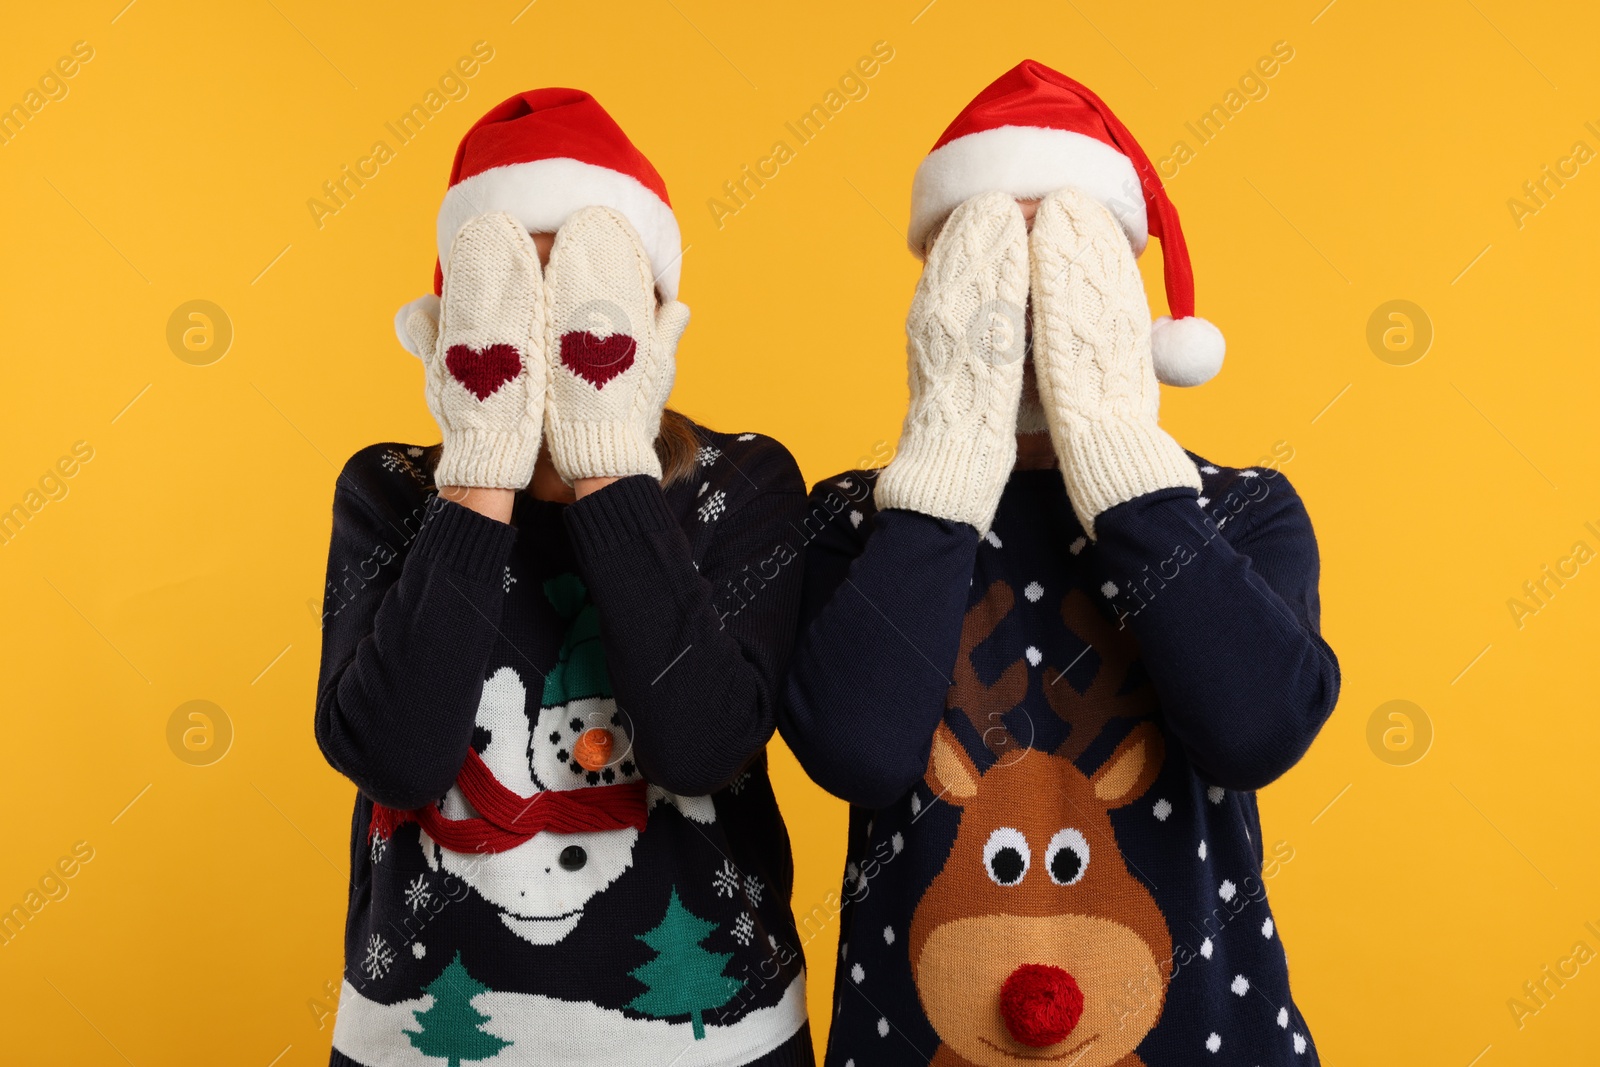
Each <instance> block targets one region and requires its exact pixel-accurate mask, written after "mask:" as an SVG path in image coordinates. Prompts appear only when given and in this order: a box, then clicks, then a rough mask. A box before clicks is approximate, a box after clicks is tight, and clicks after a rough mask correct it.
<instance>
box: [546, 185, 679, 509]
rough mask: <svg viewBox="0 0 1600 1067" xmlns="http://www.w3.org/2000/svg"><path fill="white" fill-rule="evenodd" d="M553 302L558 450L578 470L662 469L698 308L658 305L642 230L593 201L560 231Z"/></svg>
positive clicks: (565, 468)
mask: <svg viewBox="0 0 1600 1067" xmlns="http://www.w3.org/2000/svg"><path fill="white" fill-rule="evenodd" d="M546 277H547V290H548V293H549V306H550V403H549V407H548V408H547V411H546V414H547V416H548V418H549V429H548V439H549V441H550V458H551V459H552V460H553V461H554V463H555V467H556V471H557V472H558V473H559V474H560V475H561V477H562V478H563V479H565V480H566V481H567V482H568V483H571V482H573V481H575V480H576V479H578V478H602V477H615V478H623V477H626V476H628V475H630V474H648V475H650V476H651V477H652V478H660V477H661V461H660V459H658V458H657V456H656V448H655V442H656V435H657V434H658V433H659V432H660V429H661V410H662V408H663V407H665V406H666V402H667V395H668V394H669V393H670V392H671V391H672V377H673V370H674V366H675V364H674V356H675V354H676V352H677V348H678V338H679V337H681V336H682V334H683V329H684V327H685V326H687V325H688V324H689V309H688V307H686V306H685V305H683V304H680V303H678V302H677V301H676V300H672V301H668V302H666V303H664V304H662V305H661V306H660V307H659V308H658V307H657V306H656V298H655V274H654V272H653V271H652V270H651V268H650V258H649V256H648V255H646V254H645V250H644V246H643V245H642V244H641V243H640V241H639V236H638V234H636V233H635V232H634V230H633V227H632V226H630V225H628V222H627V220H626V219H624V218H623V217H622V216H621V215H619V214H618V213H617V212H615V211H613V210H611V209H610V208H603V207H587V208H583V209H582V210H580V211H578V212H576V213H575V214H574V215H573V216H572V217H571V218H569V219H568V220H567V221H566V223H565V224H564V225H563V226H562V227H561V228H560V230H558V231H557V232H556V241H555V246H554V247H553V248H551V250H550V266H549V270H548V271H547V275H546Z"/></svg>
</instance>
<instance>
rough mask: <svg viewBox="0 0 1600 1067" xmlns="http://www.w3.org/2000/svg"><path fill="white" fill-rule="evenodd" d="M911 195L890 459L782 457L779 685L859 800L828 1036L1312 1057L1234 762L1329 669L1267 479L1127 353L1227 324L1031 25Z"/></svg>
mask: <svg viewBox="0 0 1600 1067" xmlns="http://www.w3.org/2000/svg"><path fill="white" fill-rule="evenodd" d="M912 203H913V206H912V220H911V231H910V237H911V244H912V248H913V250H914V251H915V252H917V253H918V255H919V256H925V260H926V262H925V265H924V268H923V272H922V278H921V281H920V283H919V284H918V287H917V291H916V295H915V297H914V298H913V300H912V305H911V312H910V316H909V318H908V320H907V325H906V330H907V335H908V339H909V345H908V351H909V355H910V386H911V406H910V410H909V412H908V414H907V415H906V420H905V426H904V429H903V431H902V434H901V438H900V447H899V450H898V452H897V453H896V455H895V457H894V458H893V460H892V461H891V462H890V463H889V465H888V466H887V468H886V469H884V470H882V471H881V472H874V471H860V470H857V471H849V472H846V473H845V474H842V475H839V476H836V477H834V478H830V479H827V480H826V481H824V482H822V483H820V484H819V485H817V487H816V488H815V489H814V490H813V494H812V499H811V515H810V516H808V518H807V520H806V526H807V528H808V529H810V530H811V531H813V533H814V537H813V540H812V541H811V543H810V544H809V546H808V548H807V558H806V589H805V592H804V597H803V603H802V632H801V637H800V640H799V643H798V645H797V648H796V651H795V654H794V656H793V659H792V662H791V667H790V674H789V680H788V683H787V690H786V702H785V706H784V710H783V711H782V712H781V714H780V729H781V730H782V732H783V735H784V737H785V739H786V740H787V741H788V743H789V745H790V747H791V748H792V749H793V750H794V751H795V753H796V755H797V756H798V757H799V759H800V761H801V763H802V764H803V765H804V766H805V768H806V770H807V771H808V772H809V773H810V775H811V776H812V777H813V778H814V779H815V780H816V781H817V782H818V783H819V784H821V785H822V786H823V787H824V788H826V789H828V790H829V791H830V792H832V793H834V794H836V795H837V796H839V797H841V798H843V799H845V800H847V801H849V802H850V803H851V805H852V807H851V816H850V828H849V844H848V860H849V862H848V865H847V866H846V868H845V875H844V883H843V891H842V897H843V900H844V908H843V917H842V920H841V923H842V925H841V930H840V932H841V937H840V946H839V958H838V961H837V978H836V985H837V992H836V994H835V997H836V1004H835V1005H834V1019H833V1025H832V1031H831V1033H830V1035H829V1039H828V1053H827V1061H826V1062H827V1063H828V1064H829V1067H855V1065H859V1067H868V1065H871V1067H892V1065H896V1064H922V1063H928V1062H932V1063H934V1064H937V1065H939V1067H970V1065H983V1067H1002V1065H1012V1064H1021V1063H1026V1062H1041V1061H1048V1062H1051V1063H1062V1064H1072V1065H1074V1067H1100V1065H1106V1064H1117V1065H1121V1067H1131V1065H1138V1064H1151V1065H1178V1064H1181V1065H1190V1064H1196V1063H1209V1062H1213V1061H1212V1059H1211V1056H1212V1055H1213V1054H1217V1058H1216V1060H1215V1062H1218V1063H1237V1064H1246V1065H1269V1064H1307V1063H1315V1062H1316V1061H1317V1056H1316V1051H1315V1049H1314V1047H1313V1046H1312V1043H1311V1038H1310V1033H1309V1030H1308V1029H1307V1025H1306V1022H1305V1020H1304V1019H1303V1018H1302V1016H1301V1014H1300V1012H1299V1010H1298V1009H1297V1008H1296V1006H1295V1003H1294V1000H1293V997H1292V996H1291V993H1290V989H1289V977H1288V967H1287V963H1286V960H1285V956H1284V951H1283V946H1282V941H1281V939H1280V932H1279V930H1278V927H1277V924H1276V922H1275V920H1274V919H1273V916H1272V912H1271V909H1270V907H1269V904H1268V901H1267V897H1266V889H1265V879H1266V878H1267V877H1269V876H1270V874H1269V872H1271V871H1274V870H1275V869H1276V868H1277V867H1279V866H1281V865H1282V864H1283V863H1286V862H1289V861H1290V860H1292V858H1293V852H1292V849H1290V848H1288V846H1286V845H1285V844H1283V843H1281V842H1280V843H1278V844H1275V845H1268V844H1267V843H1266V842H1264V840H1263V838H1262V834H1261V827H1260V822H1259V819H1258V817H1257V813H1256V800H1255V792H1254V791H1255V790H1256V789H1258V788H1260V787H1261V786H1264V785H1266V784H1267V783H1269V782H1271V781H1272V780H1274V779H1275V778H1277V777H1278V776H1279V775H1281V774H1283V773H1284V772H1285V771H1286V770H1288V769H1289V768H1290V767H1291V766H1293V765H1294V763H1295V762H1296V761H1297V760H1298V759H1299V758H1300V757H1301V755H1302V754H1303V753H1304V752H1305V751H1306V749H1307V747H1308V746H1309V745H1310V744H1311V741H1312V739H1313V738H1314V737H1315V735H1316V733H1317V731H1318V729H1319V728H1320V727H1321V725H1322V723H1323V722H1324V720H1325V719H1326V718H1327V716H1328V715H1329V713H1330V712H1331V710H1332V708H1333V705H1334V701H1335V699H1336V697H1337V693H1338V688H1339V671H1338V666H1337V663H1336V661H1335V659H1334V655H1333V653H1332V652H1331V651H1330V650H1329V648H1328V646H1327V645H1326V644H1325V643H1324V642H1323V640H1322V639H1321V637H1320V636H1319V635H1318V613H1319V608H1318V595H1317V578H1318V558H1317V546H1316V541H1315V539H1314V537H1313V535H1312V530H1311V524H1310V521H1309V519H1308V518H1307V516H1306V510H1305V508H1304V506H1303V505H1302V504H1301V501H1300V498H1299V497H1298V496H1297V495H1296V493H1295V491H1294V489H1293V488H1291V487H1290V485H1289V482H1288V480H1287V479H1286V478H1284V477H1283V476H1282V475H1281V474H1279V473H1277V472H1275V471H1274V470H1271V469H1263V468H1246V469H1233V468H1227V467H1223V466H1220V465H1217V464H1213V463H1209V462H1207V461H1206V460H1204V459H1202V458H1200V457H1198V456H1195V455H1193V454H1192V453H1188V452H1185V451H1184V449H1183V448H1182V447H1181V446H1180V445H1179V444H1178V443H1177V442H1176V441H1175V440H1173V439H1172V437H1170V436H1169V435H1168V434H1167V433H1166V432H1165V431H1164V430H1162V428H1161V426H1160V425H1159V423H1158V421H1157V417H1156V416H1157V401H1158V385H1157V380H1158V378H1160V379H1161V380H1164V381H1166V382H1168V383H1174V384H1195V383H1197V382H1200V381H1203V380H1204V379H1205V378H1207V377H1209V375H1210V374H1211V373H1214V372H1215V370H1216V369H1217V367H1218V366H1219V365H1220V361H1221V354H1222V338H1221V334H1220V333H1219V332H1218V331H1217V330H1216V328H1215V327H1213V326H1211V325H1210V324H1209V323H1205V322H1203V321H1202V320H1199V319H1196V318H1194V317H1193V310H1194V308H1193V284H1192V280H1191V278H1190V274H1189V264H1188V257H1187V253H1186V251H1185V249H1184V244H1183V236H1182V233H1181V231H1180V229H1179V226H1178V218H1177V214H1176V212H1175V211H1174V209H1173V207H1172V205H1171V203H1170V201H1169V200H1168V199H1167V197H1166V194H1165V192H1164V191H1163V190H1162V188H1161V185H1160V182H1159V180H1158V178H1157V176H1156V173H1155V171H1154V170H1153V169H1152V168H1151V166H1150V163H1149V161H1148V160H1147V158H1146V157H1145V155H1144V153H1143V152H1142V151H1141V150H1140V148H1139V146H1138V144H1137V143H1136V142H1135V141H1134V140H1133V138H1132V137H1131V136H1130V135H1129V133H1128V131H1127V130H1126V129H1125V128H1124V127H1123V126H1122V124H1121V123H1120V122H1118V121H1117V120H1116V118H1115V116H1113V115H1112V114H1111V112H1110V111H1109V109H1108V108H1106V106H1105V105H1104V104H1103V103H1102V102H1101V101H1100V100H1099V99H1098V98H1097V97H1096V96H1095V95H1094V94H1093V93H1091V92H1089V90H1087V89H1085V88H1084V87H1083V86H1081V85H1079V84H1078V83H1076V82H1074V81H1072V80H1071V79H1069V78H1066V77H1064V76H1062V75H1060V74H1058V73H1056V72H1055V71H1052V70H1050V69H1048V68H1046V67H1044V66H1042V65H1041V64H1038V63H1035V62H1032V61H1029V62H1024V63H1022V64H1021V65H1019V66H1018V67H1016V68H1015V69H1013V70H1012V71H1010V72H1008V73H1007V74H1005V75H1004V76H1002V77H1001V78H1000V79H999V80H997V81H996V82H995V83H994V84H992V85H991V86H989V87H988V88H987V89H985V90H984V91H983V92H982V93H981V94H979V96H978V97H977V98H976V99H975V100H974V101H973V102H972V103H971V104H970V105H969V106H968V107H967V108H966V109H965V110H964V111H963V112H962V113H961V114H960V115H959V116H958V117H957V118H956V120H955V121H954V122H953V123H952V124H951V126H950V128H949V129H948V130H947V131H946V132H945V134H944V136H943V137H941V138H940V140H939V143H938V144H937V145H936V146H935V147H934V150H933V151H932V152H931V154H930V155H929V156H928V157H927V159H926V160H925V161H924V162H923V164H922V165H921V168H920V169H919V171H918V173H917V177H916V182H915V185H914V188H913V194H912ZM1150 235H1155V236H1157V237H1159V238H1160V239H1161V241H1162V245H1163V253H1164V260H1165V266H1166V281H1167V299H1168V303H1169V305H1170V307H1171V311H1172V316H1173V317H1172V318H1171V319H1163V320H1161V321H1160V322H1158V323H1157V324H1156V325H1155V327H1154V336H1153V337H1152V326H1151V323H1150V317H1149V308H1148V305H1147V303H1146V299H1145V294H1144V290H1143V287H1142V284H1141V281H1140V275H1139V271H1138V268H1137V265H1136V263H1135V259H1134V257H1135V255H1136V254H1137V253H1138V252H1139V251H1140V250H1141V249H1142V248H1143V247H1144V244H1145V241H1146V239H1147V237H1148V236H1150ZM1030 342H1031V343H1030Z"/></svg>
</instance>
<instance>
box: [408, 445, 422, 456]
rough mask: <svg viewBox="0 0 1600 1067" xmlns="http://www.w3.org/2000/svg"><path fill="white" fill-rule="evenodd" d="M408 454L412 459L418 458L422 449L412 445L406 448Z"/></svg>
mask: <svg viewBox="0 0 1600 1067" xmlns="http://www.w3.org/2000/svg"><path fill="white" fill-rule="evenodd" d="M406 455H408V456H410V457H411V458H412V459H418V458H420V457H421V455H422V449H420V448H418V447H417V446H416V445H412V446H411V447H410V448H408V449H406Z"/></svg>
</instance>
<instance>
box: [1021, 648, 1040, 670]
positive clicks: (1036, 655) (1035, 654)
mask: <svg viewBox="0 0 1600 1067" xmlns="http://www.w3.org/2000/svg"><path fill="white" fill-rule="evenodd" d="M1022 654H1023V655H1024V656H1026V657H1027V658H1028V662H1029V663H1031V664H1032V665H1033V666H1035V667H1037V666H1038V665H1039V662H1040V661H1041V660H1043V659H1044V653H1043V652H1040V651H1039V650H1038V649H1037V648H1035V647H1034V646H1033V645H1029V646H1028V647H1027V648H1025V649H1023V651H1022Z"/></svg>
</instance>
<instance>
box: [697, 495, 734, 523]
mask: <svg viewBox="0 0 1600 1067" xmlns="http://www.w3.org/2000/svg"><path fill="white" fill-rule="evenodd" d="M727 510H728V494H727V493H724V492H723V491H722V490H721V489H718V490H717V491H716V492H714V493H712V494H711V495H710V496H708V497H706V502H705V503H704V504H701V505H700V509H699V511H698V512H696V514H698V515H699V516H700V521H701V522H715V521H716V520H717V519H719V518H721V517H722V513H723V512H724V511H727Z"/></svg>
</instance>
